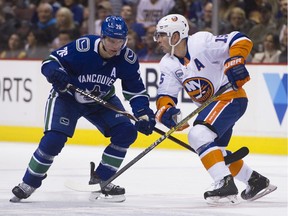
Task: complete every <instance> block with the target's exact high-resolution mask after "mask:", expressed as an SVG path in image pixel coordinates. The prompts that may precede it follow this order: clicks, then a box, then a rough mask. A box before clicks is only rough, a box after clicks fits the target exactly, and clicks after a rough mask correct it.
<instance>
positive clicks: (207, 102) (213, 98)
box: [66, 83, 249, 191]
mask: <svg viewBox="0 0 288 216" xmlns="http://www.w3.org/2000/svg"><path fill="white" fill-rule="evenodd" d="M230 87H231V84H230V83H227V84H226V85H225V86H223V87H222V88H221V89H220V90H219V91H218V92H216V93H215V94H214V95H213V96H212V97H210V98H209V99H208V100H206V101H205V102H204V103H203V104H202V105H201V106H200V107H198V108H197V109H196V110H194V111H193V112H192V113H190V114H189V115H188V116H187V117H185V118H184V119H182V120H181V121H180V122H179V123H178V124H177V125H176V126H174V127H172V128H171V129H170V130H169V131H167V132H166V133H165V134H163V135H162V136H161V137H160V138H159V139H157V140H156V141H155V142H154V143H152V144H151V145H150V146H149V147H148V148H146V149H145V150H144V151H143V152H141V153H140V154H139V155H138V156H136V157H135V158H134V159H132V160H131V161H130V162H128V163H127V164H126V165H125V166H124V167H123V168H121V169H120V170H119V171H118V172H117V173H115V174H114V175H113V176H111V177H110V178H109V179H108V180H106V181H105V182H103V183H101V185H100V184H94V185H89V188H90V189H89V191H99V190H101V188H105V187H106V186H107V185H108V184H109V183H111V182H112V181H113V180H114V179H116V178H117V177H118V176H120V175H121V174H122V173H123V172H125V171H126V170H127V169H129V168H130V167H131V166H132V165H134V164H135V163H136V162H137V161H139V160H140V159H141V158H142V157H144V156H145V155H146V154H148V153H149V152H150V151H151V150H152V149H154V148H155V147H156V146H158V145H159V144H160V143H161V142H163V141H164V140H165V139H166V138H167V137H169V136H170V135H171V134H172V133H173V132H175V131H176V130H177V129H178V128H180V127H182V126H183V125H184V124H186V123H187V122H188V121H189V120H190V119H191V118H192V117H193V116H195V115H197V114H198V113H199V112H201V111H202V110H203V109H204V108H206V107H207V106H208V105H209V104H211V103H212V102H213V101H215V100H216V98H217V97H218V96H219V95H221V94H222V93H223V92H225V91H226V90H227V89H229V88H230ZM244 149H245V148H244ZM247 150H248V148H246V152H245V153H247V154H248V152H249V151H248V152H247ZM241 158H242V157H241ZM66 186H67V187H70V188H71V189H73V185H69V184H66ZM74 190H75V188H74ZM78 190H80V189H78ZM82 191H83V190H82ZM87 191H88V190H87Z"/></svg>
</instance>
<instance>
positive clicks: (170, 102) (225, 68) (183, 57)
mask: <svg viewBox="0 0 288 216" xmlns="http://www.w3.org/2000/svg"><path fill="white" fill-rule="evenodd" d="M188 30H189V27H188V23H187V20H186V19H185V17H183V16H182V15H179V14H170V15H168V16H165V17H163V18H162V19H161V20H160V21H159V22H158V24H157V29H156V32H155V35H154V40H155V41H156V42H157V43H158V45H159V46H160V48H161V49H162V50H163V51H164V53H166V55H165V56H164V57H163V58H162V59H161V61H160V72H161V77H160V83H159V88H158V94H157V103H156V105H157V113H156V119H157V120H158V121H159V122H161V123H162V124H164V125H165V126H167V127H168V128H171V127H173V126H175V125H176V124H177V116H178V115H179V114H180V109H178V108H176V105H177V97H178V93H179V92H180V90H181V89H183V88H184V89H185V91H186V92H187V93H188V95H189V96H190V98H191V100H192V101H193V103H195V104H196V105H197V106H200V105H201V104H202V103H203V102H205V101H206V100H207V99H208V98H210V97H211V96H212V95H213V94H214V93H215V92H217V91H218V90H219V89H220V88H221V87H222V86H224V85H225V84H227V83H228V82H230V83H231V84H232V86H233V88H231V89H229V90H227V91H226V92H224V93H223V94H222V95H221V96H220V97H218V98H217V99H216V100H215V101H214V102H212V103H211V104H210V105H208V106H207V107H206V108H205V109H204V110H203V111H201V112H200V113H199V114H198V116H197V117H196V119H195V121H194V123H193V127H191V128H190V130H189V133H188V140H189V144H190V145H191V146H192V147H193V148H194V150H195V151H196V152H197V153H198V155H199V157H200V159H201V162H202V164H203V165H204V167H205V169H206V170H207V171H208V173H209V174H210V176H211V177H212V178H213V180H214V184H213V185H214V188H213V189H212V190H210V191H206V192H205V193H204V198H205V200H207V201H208V202H209V203H217V202H223V201H224V202H226V201H227V200H229V202H232V203H235V202H237V194H238V189H237V187H236V185H235V183H234V178H236V179H237V180H239V181H241V182H244V183H245V184H246V185H247V188H246V189H245V190H244V191H243V192H242V193H241V197H242V198H243V199H244V200H255V199H258V198H260V197H262V196H264V195H266V194H268V193H270V192H272V191H274V190H275V189H276V188H277V187H276V186H274V185H271V184H270V181H269V179H268V178H266V177H264V176H262V175H261V174H259V173H257V172H256V171H254V170H253V169H251V168H250V167H249V166H248V165H247V164H245V163H244V162H243V160H239V161H236V162H234V163H232V164H231V165H225V163H224V160H223V156H225V155H227V154H229V153H230V152H229V151H227V150H226V147H227V146H228V144H229V141H230V138H231V136H232V129H233V126H234V125H235V123H236V122H237V121H238V120H239V118H241V116H242V115H243V114H244V113H245V110H246V107H247V102H248V100H247V96H246V93H245V90H244V89H243V88H242V86H243V85H244V84H245V83H246V82H247V81H249V80H250V76H249V73H248V71H247V69H246V67H245V59H246V58H247V56H248V55H249V53H250V50H251V48H252V46H253V44H252V42H251V40H250V39H249V38H248V37H246V36H245V35H243V34H242V33H240V32H236V31H235V32H231V33H230V34H226V35H218V36H215V35H213V34H211V33H209V32H197V33H195V34H194V35H191V36H189V35H188ZM187 127H189V125H188V124H187V125H186V128H187ZM182 129H184V128H182Z"/></svg>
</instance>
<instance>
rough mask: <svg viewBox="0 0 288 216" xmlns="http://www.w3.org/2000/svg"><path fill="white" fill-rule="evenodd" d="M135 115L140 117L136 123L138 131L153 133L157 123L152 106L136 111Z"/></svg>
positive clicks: (146, 133)
mask: <svg viewBox="0 0 288 216" xmlns="http://www.w3.org/2000/svg"><path fill="white" fill-rule="evenodd" d="M135 117H136V118H138V121H137V122H136V123H135V126H136V128H137V131H139V132H140V133H143V134H145V135H150V134H152V132H153V130H154V127H155V124H156V121H155V116H154V112H153V110H151V109H150V108H144V109H141V110H139V111H137V113H135Z"/></svg>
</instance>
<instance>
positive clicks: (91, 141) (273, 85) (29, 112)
mask: <svg viewBox="0 0 288 216" xmlns="http://www.w3.org/2000/svg"><path fill="white" fill-rule="evenodd" d="M40 67H41V61H12V60H10V61H7V60H5V61H4V60H0V68H1V73H0V104H1V105H0V108H1V114H0V141H11V142H15V141H16V142H36V143H37V142H38V141H39V139H40V138H41V137H42V135H43V129H42V128H43V119H44V106H45V101H46V99H47V96H48V93H49V90H50V88H51V86H50V85H49V83H47V81H46V80H45V77H44V76H42V75H41V72H40ZM247 68H248V70H249V71H250V76H251V81H250V82H248V83H247V84H246V86H245V89H246V91H247V94H248V97H249V105H248V109H247V111H246V113H245V115H244V117H242V119H240V121H239V122H237V124H236V126H235V127H234V135H233V137H232V140H231V143H230V145H229V148H230V149H231V150H234V149H237V148H239V147H240V146H243V145H245V146H247V147H249V149H250V151H251V152H254V153H263V154H282V155H283V154H285V155H287V145H288V143H287V122H288V121H287V101H288V100H287V65H247ZM140 69H141V75H142V78H143V81H144V83H145V85H146V87H147V90H148V93H149V94H150V96H151V104H152V106H151V107H152V109H154V111H155V97H156V88H157V83H158V80H159V73H160V72H159V68H158V64H157V63H141V65H140ZM116 92H118V93H117V95H118V96H119V97H120V98H121V99H123V97H122V94H121V87H120V85H119V83H118V82H117V84H116ZM123 103H124V105H125V108H126V109H127V110H128V111H130V112H131V109H130V107H129V104H128V103H127V102H126V101H124V100H123ZM178 107H179V108H180V109H181V111H182V115H183V116H184V117H185V116H186V115H188V114H189V113H190V112H192V111H193V110H195V109H196V106H195V105H193V104H192V103H191V102H190V101H189V98H188V96H187V94H185V93H181V94H180V95H179V103H178ZM189 122H190V124H191V125H192V124H193V119H191V121H189ZM157 127H158V128H160V129H162V130H163V131H167V129H166V128H164V127H163V126H162V125H158V124H157ZM187 133H188V130H187V129H186V130H185V131H183V132H181V133H180V132H177V133H174V134H173V136H175V137H177V138H179V139H181V140H183V141H185V142H186V143H188V141H187ZM159 137H160V135H159V134H157V133H154V134H153V135H151V136H149V137H147V136H143V135H141V134H140V135H139V137H138V139H137V142H136V143H135V144H134V145H133V146H134V147H141V148H142V147H148V146H149V145H151V144H152V143H153V142H155V141H156V140H157V139H158V138H159ZM68 143H69V144H81V145H82V144H83V145H106V144H108V143H109V139H107V138H104V137H103V136H102V135H101V134H100V133H99V131H97V130H95V129H94V128H93V126H92V125H91V124H90V123H88V122H87V121H86V120H85V119H81V120H80V121H79V123H78V129H77V130H76V133H75V135H74V137H73V138H72V139H69V141H68ZM157 148H172V149H183V147H181V146H179V145H177V144H175V143H173V142H171V141H168V140H165V141H163V142H162V143H161V144H160V145H159V147H157Z"/></svg>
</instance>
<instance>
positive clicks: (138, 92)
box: [121, 48, 150, 113]
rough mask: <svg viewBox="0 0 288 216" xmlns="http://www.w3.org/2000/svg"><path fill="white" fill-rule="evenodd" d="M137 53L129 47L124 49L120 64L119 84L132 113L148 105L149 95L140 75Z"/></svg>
mask: <svg viewBox="0 0 288 216" xmlns="http://www.w3.org/2000/svg"><path fill="white" fill-rule="evenodd" d="M139 67H140V66H139V61H138V58H137V55H136V54H135V53H134V52H133V51H132V50H131V49H129V48H126V50H124V61H122V64H121V70H122V71H123V75H122V76H121V85H122V92H123V95H124V98H125V99H126V100H128V101H129V103H130V105H131V107H132V111H133V113H136V112H137V111H139V110H140V109H143V108H146V107H149V98H150V97H149V95H148V93H147V91H146V88H145V85H144V83H143V80H142V78H141V75H140V69H139Z"/></svg>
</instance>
